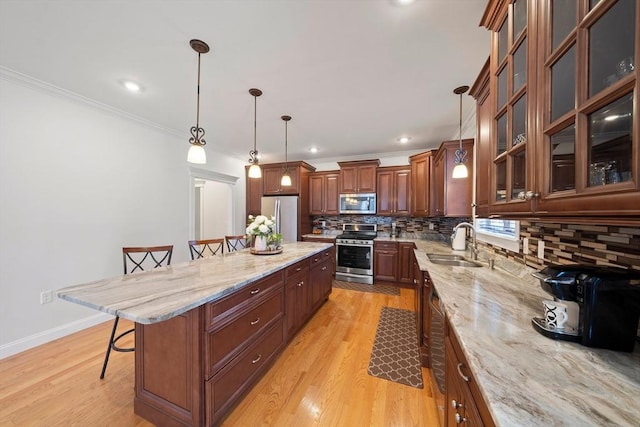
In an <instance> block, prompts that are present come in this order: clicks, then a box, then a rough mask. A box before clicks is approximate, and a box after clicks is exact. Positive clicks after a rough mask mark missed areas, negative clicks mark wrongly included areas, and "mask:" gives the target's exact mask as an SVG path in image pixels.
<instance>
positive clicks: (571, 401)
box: [414, 240, 640, 427]
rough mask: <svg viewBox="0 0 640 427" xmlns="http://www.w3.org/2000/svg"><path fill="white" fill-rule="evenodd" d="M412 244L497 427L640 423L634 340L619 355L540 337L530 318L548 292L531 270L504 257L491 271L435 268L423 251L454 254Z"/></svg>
mask: <svg viewBox="0 0 640 427" xmlns="http://www.w3.org/2000/svg"><path fill="white" fill-rule="evenodd" d="M414 242H415V243H416V247H417V249H416V250H415V254H416V257H417V261H418V264H419V266H420V269H421V270H426V271H428V272H429V276H430V277H431V279H432V282H433V284H434V287H435V289H436V290H437V292H438V295H439V297H440V300H441V301H442V303H443V304H444V306H445V310H446V313H447V317H448V318H449V320H450V322H451V325H452V328H453V332H454V333H455V334H456V336H457V337H458V340H459V341H460V344H461V346H462V348H463V350H464V352H465V355H466V357H467V360H468V362H469V365H470V369H471V371H472V372H473V375H474V377H475V379H476V381H477V383H478V386H479V387H480V389H481V391H482V393H483V395H484V397H485V401H486V402H487V404H488V406H489V410H490V411H491V414H492V415H493V419H494V421H495V422H496V424H497V425H498V426H509V427H510V426H545V427H546V426H581V427H582V426H603V425H610V426H613V425H615V426H638V425H639V424H638V423H639V421H638V414H640V399H639V396H640V348H639V347H640V346H639V345H636V350H635V352H633V353H624V352H615V351H611V350H603V349H596V348H590V347H585V346H582V345H580V344H577V343H569V342H564V341H555V340H552V339H550V338H546V337H544V336H542V335H541V334H539V333H538V332H536V331H535V330H534V329H533V327H532V326H531V318H532V317H534V316H540V315H541V306H542V300H543V299H548V298H550V295H549V294H547V293H546V292H544V291H543V290H542V289H541V288H540V285H539V282H538V281H537V280H536V279H534V278H533V277H531V275H530V273H531V272H532V271H533V270H532V269H530V268H528V267H524V266H522V265H521V264H517V263H515V262H509V261H508V260H506V259H505V258H497V259H496V268H495V269H493V270H491V269H489V268H488V267H487V264H486V262H485V263H484V266H483V267H481V268H464V267H451V266H445V265H437V264H433V263H432V262H430V261H429V260H428V258H427V256H426V252H440V253H452V252H455V253H460V251H452V250H451V249H450V247H449V246H448V245H444V244H442V243H437V242H432V241H426V240H414ZM481 255H483V254H481ZM467 258H469V256H467ZM481 258H482V257H481Z"/></svg>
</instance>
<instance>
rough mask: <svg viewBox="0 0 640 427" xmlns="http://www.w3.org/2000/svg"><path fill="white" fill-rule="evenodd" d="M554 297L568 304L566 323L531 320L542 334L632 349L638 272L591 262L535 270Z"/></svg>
mask: <svg viewBox="0 0 640 427" xmlns="http://www.w3.org/2000/svg"><path fill="white" fill-rule="evenodd" d="M533 276H534V277H536V278H538V279H540V286H541V287H542V289H544V290H545V291H546V292H548V293H549V294H551V295H553V299H554V300H555V301H559V302H561V303H563V305H565V306H566V307H567V313H568V318H569V320H567V323H566V326H565V327H562V328H555V327H553V326H551V325H548V324H547V319H546V318H544V317H543V318H540V317H534V318H533V319H531V323H532V325H533V327H534V329H535V330H536V331H538V332H540V333H541V334H542V335H544V336H547V337H549V338H553V339H560V340H567V341H575V342H579V343H581V344H583V345H586V346H588V347H599V348H606V349H610V350H618V351H628V352H631V351H633V349H634V345H635V342H636V337H637V334H638V319H639V318H640V272H638V271H632V270H625V269H622V268H614V267H599V266H589V265H551V266H549V267H547V268H545V269H543V270H540V271H537V272H535V273H533Z"/></svg>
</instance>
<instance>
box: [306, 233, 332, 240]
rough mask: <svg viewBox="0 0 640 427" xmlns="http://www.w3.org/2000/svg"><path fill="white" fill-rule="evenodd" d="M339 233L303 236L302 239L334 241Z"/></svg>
mask: <svg viewBox="0 0 640 427" xmlns="http://www.w3.org/2000/svg"><path fill="white" fill-rule="evenodd" d="M338 234H339V233H323V234H303V235H302V238H303V239H331V240H336V237H338Z"/></svg>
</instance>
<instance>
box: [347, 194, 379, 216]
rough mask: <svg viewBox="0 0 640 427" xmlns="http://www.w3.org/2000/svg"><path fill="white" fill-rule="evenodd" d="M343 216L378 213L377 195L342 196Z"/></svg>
mask: <svg viewBox="0 0 640 427" xmlns="http://www.w3.org/2000/svg"><path fill="white" fill-rule="evenodd" d="M340 213H341V214H374V213H376V193H363V194H340Z"/></svg>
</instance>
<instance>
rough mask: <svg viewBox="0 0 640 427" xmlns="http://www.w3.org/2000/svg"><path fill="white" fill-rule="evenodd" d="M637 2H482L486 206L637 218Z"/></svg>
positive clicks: (496, 211)
mask: <svg viewBox="0 0 640 427" xmlns="http://www.w3.org/2000/svg"><path fill="white" fill-rule="evenodd" d="M639 9H640V1H637V0H597V1H596V0H490V1H489V3H488V6H487V9H486V11H485V14H484V16H483V19H482V25H484V26H485V27H487V28H488V29H489V30H490V31H491V32H492V47H491V74H490V76H491V85H490V89H491V94H492V95H491V96H492V97H493V98H492V99H493V101H494V115H493V117H492V120H493V121H492V126H493V127H492V133H491V134H492V147H493V148H492V150H493V153H492V155H493V159H492V162H491V164H489V165H488V166H489V168H490V172H491V179H490V181H491V187H490V192H491V193H490V194H491V199H490V204H489V213H490V214H504V215H509V214H516V215H518V214H527V213H534V214H536V215H547V216H558V217H561V216H565V217H566V216H573V217H583V216H585V215H586V216H600V217H608V218H620V217H622V218H623V220H621V221H626V222H629V221H638V222H640V148H639V143H638V140H639V139H640V130H639V129H640V126H639V123H638V111H640V101H639V100H640V96H639V92H640V83H639V79H638V69H637V62H638V57H640V46H639V45H640V42H639V40H640V29H639V28H638V27H639V26H640V25H639V23H640V10H639ZM481 167H482V165H479V167H478V169H480V168H481Z"/></svg>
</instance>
